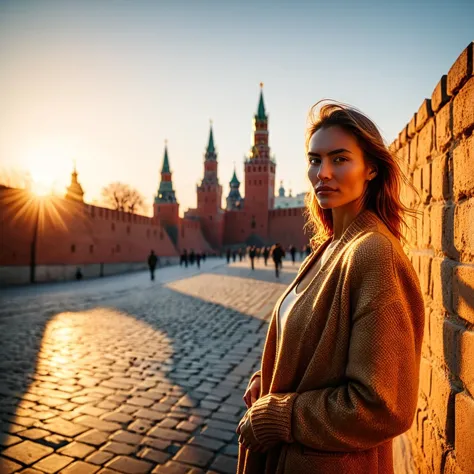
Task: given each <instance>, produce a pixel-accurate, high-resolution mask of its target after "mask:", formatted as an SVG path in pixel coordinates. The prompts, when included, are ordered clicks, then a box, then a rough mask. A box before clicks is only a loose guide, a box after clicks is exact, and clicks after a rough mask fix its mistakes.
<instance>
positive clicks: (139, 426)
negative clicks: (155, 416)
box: [127, 419, 155, 434]
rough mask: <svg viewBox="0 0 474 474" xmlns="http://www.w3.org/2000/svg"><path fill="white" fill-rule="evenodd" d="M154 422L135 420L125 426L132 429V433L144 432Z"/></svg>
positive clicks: (129, 429)
mask: <svg viewBox="0 0 474 474" xmlns="http://www.w3.org/2000/svg"><path fill="white" fill-rule="evenodd" d="M154 425H155V424H154V423H153V422H151V421H150V420H142V419H138V420H135V421H134V422H133V423H131V424H130V425H128V426H127V430H128V431H133V432H134V433H141V434H145V433H146V432H147V431H148V430H150V429H151V428H152V426H154Z"/></svg>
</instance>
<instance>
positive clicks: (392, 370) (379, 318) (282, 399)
mask: <svg viewBox="0 0 474 474" xmlns="http://www.w3.org/2000/svg"><path fill="white" fill-rule="evenodd" d="M329 243H330V239H328V240H327V241H326V242H324V243H323V244H322V245H321V246H319V248H317V249H316V250H315V252H314V253H313V254H311V255H310V256H309V257H308V258H307V259H306V260H305V262H303V264H302V266H301V269H300V271H299V273H298V275H297V276H296V278H295V280H294V281H293V283H292V284H291V285H290V286H289V287H288V289H287V290H286V291H285V292H284V294H283V295H282V296H281V298H280V300H279V301H278V302H277V304H276V306H275V308H274V311H273V315H272V317H271V320H270V325H269V328H268V333H267V338H266V342H265V348H264V351H263V355H262V365H261V371H259V372H258V373H257V374H254V376H256V375H261V393H260V398H259V399H258V400H257V401H256V402H255V403H254V404H253V406H252V407H251V408H250V409H249V410H248V411H247V413H246V414H245V415H244V418H243V420H245V419H246V418H247V420H248V423H247V429H246V431H245V432H244V433H243V435H244V437H245V438H246V439H247V440H248V439H252V441H253V443H251V444H257V445H260V446H263V448H264V452H263V453H261V452H255V451H252V449H251V448H250V449H246V448H245V447H244V446H243V445H240V446H239V460H238V467H237V473H238V474H263V473H265V474H273V473H278V474H282V473H284V474H310V473H315V474H392V473H393V458H392V440H393V438H394V437H395V436H397V435H400V434H401V433H403V432H405V431H406V430H407V429H408V428H409V427H410V426H411V424H412V421H413V418H414V415H415V410H416V406H417V399H418V383H419V365H420V355H421V344H422V338H423V328H424V304H423V297H422V293H421V290H420V284H419V280H418V277H417V275H416V272H415V270H414V268H413V266H412V264H411V262H410V260H409V259H408V257H407V256H406V254H405V252H404V251H403V248H402V246H401V244H400V242H399V240H398V239H397V238H396V237H395V236H394V235H393V234H392V233H391V232H390V231H389V229H388V228H387V227H386V226H385V224H384V223H383V222H382V221H381V220H380V218H379V217H378V216H377V215H376V214H375V213H374V212H372V211H369V210H365V211H363V212H361V213H360V214H359V215H358V216H357V217H356V218H355V219H354V220H353V221H352V222H351V224H350V225H349V226H348V227H347V229H346V230H345V231H344V233H343V235H342V237H341V239H340V240H339V243H338V244H337V245H336V247H335V248H334V251H333V252H332V254H331V255H330V257H329V259H328V260H327V261H326V262H325V263H324V264H323V266H322V267H321V268H320V270H319V271H318V272H317V273H316V275H315V276H314V277H313V279H312V281H311V282H310V284H309V285H308V286H307V287H306V288H305V289H304V290H303V291H302V292H301V295H300V297H299V298H298V300H297V301H296V303H295V305H294V306H293V308H292V310H291V312H290V314H289V316H288V319H287V321H286V324H285V327H284V330H283V333H282V334H281V339H280V327H279V317H278V310H279V307H280V304H281V301H282V300H283V299H284V298H285V296H286V295H287V293H289V292H290V291H292V290H293V288H294V286H295V285H297V284H298V283H299V282H300V281H301V279H302V277H303V276H304V275H305V273H306V271H307V270H308V269H309V268H310V267H311V266H312V265H313V263H314V262H316V260H317V259H318V258H319V257H320V256H321V254H322V253H323V251H324V249H325V248H326V247H327V246H328V244H329ZM254 376H253V377H254ZM253 377H252V378H253Z"/></svg>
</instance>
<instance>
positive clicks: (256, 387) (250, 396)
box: [243, 375, 262, 408]
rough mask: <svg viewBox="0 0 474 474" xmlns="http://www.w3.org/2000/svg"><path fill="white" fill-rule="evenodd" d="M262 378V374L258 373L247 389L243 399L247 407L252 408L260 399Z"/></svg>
mask: <svg viewBox="0 0 474 474" xmlns="http://www.w3.org/2000/svg"><path fill="white" fill-rule="evenodd" d="M261 380H262V377H261V376H260V375H257V376H256V377H255V378H254V379H253V380H252V383H251V384H250V385H249V386H248V388H247V390H246V391H245V394H244V396H243V399H244V402H245V405H247V408H250V407H251V406H252V405H253V404H254V403H255V402H256V401H257V400H258V399H259V397H260V387H261Z"/></svg>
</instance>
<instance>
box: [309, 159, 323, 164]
mask: <svg viewBox="0 0 474 474" xmlns="http://www.w3.org/2000/svg"><path fill="white" fill-rule="evenodd" d="M319 161H320V160H319V159H318V158H310V159H309V164H310V165H318V164H319Z"/></svg>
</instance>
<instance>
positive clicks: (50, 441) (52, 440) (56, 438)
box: [39, 434, 72, 449]
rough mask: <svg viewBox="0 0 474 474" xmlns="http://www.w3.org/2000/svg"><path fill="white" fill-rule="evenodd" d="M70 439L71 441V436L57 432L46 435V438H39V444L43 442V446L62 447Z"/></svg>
mask: <svg viewBox="0 0 474 474" xmlns="http://www.w3.org/2000/svg"><path fill="white" fill-rule="evenodd" d="M71 441H72V438H68V437H64V436H61V435H57V434H52V435H50V436H46V438H43V439H41V440H39V442H40V443H41V444H44V445H45V446H49V447H50V448H53V449H59V448H62V447H63V446H66V445H67V444H68V443H70V442H71Z"/></svg>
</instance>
